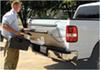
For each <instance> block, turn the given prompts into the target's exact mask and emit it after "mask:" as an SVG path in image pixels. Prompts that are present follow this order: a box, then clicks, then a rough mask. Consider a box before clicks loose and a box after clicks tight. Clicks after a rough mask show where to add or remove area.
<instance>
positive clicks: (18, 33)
mask: <svg viewBox="0 0 100 70" xmlns="http://www.w3.org/2000/svg"><path fill="white" fill-rule="evenodd" d="M15 35H16V36H23V35H24V33H23V32H16V33H15Z"/></svg>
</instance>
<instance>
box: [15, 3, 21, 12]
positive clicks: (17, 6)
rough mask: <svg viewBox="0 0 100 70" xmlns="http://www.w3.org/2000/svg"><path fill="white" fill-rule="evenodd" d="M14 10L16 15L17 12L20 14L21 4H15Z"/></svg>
mask: <svg viewBox="0 0 100 70" xmlns="http://www.w3.org/2000/svg"><path fill="white" fill-rule="evenodd" d="M14 9H15V11H16V12H17V13H18V12H20V10H21V4H15V5H14Z"/></svg>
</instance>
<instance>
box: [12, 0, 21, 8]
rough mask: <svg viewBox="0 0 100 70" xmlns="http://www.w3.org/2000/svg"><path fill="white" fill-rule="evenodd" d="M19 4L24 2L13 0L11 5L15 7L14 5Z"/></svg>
mask: <svg viewBox="0 0 100 70" xmlns="http://www.w3.org/2000/svg"><path fill="white" fill-rule="evenodd" d="M18 4H22V2H21V1H19V0H13V1H12V3H11V7H13V6H14V5H18Z"/></svg>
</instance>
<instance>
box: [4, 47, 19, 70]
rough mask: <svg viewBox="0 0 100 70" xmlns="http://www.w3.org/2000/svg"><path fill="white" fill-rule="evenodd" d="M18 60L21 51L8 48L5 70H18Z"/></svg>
mask: <svg viewBox="0 0 100 70" xmlns="http://www.w3.org/2000/svg"><path fill="white" fill-rule="evenodd" d="M18 59H19V50H18V49H13V48H7V49H6V56H5V63H4V69H5V70H9V69H16V67H17V63H18Z"/></svg>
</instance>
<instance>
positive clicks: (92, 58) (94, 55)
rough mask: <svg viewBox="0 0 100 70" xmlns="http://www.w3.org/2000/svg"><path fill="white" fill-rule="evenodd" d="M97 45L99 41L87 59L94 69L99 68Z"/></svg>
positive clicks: (99, 58) (99, 59)
mask: <svg viewBox="0 0 100 70" xmlns="http://www.w3.org/2000/svg"><path fill="white" fill-rule="evenodd" d="M99 43H100V41H99V42H98V43H97V44H96V45H95V47H94V48H93V51H92V54H91V56H90V58H89V61H90V62H91V63H92V65H93V66H92V67H93V68H94V69H98V68H99V66H100V56H99Z"/></svg>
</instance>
